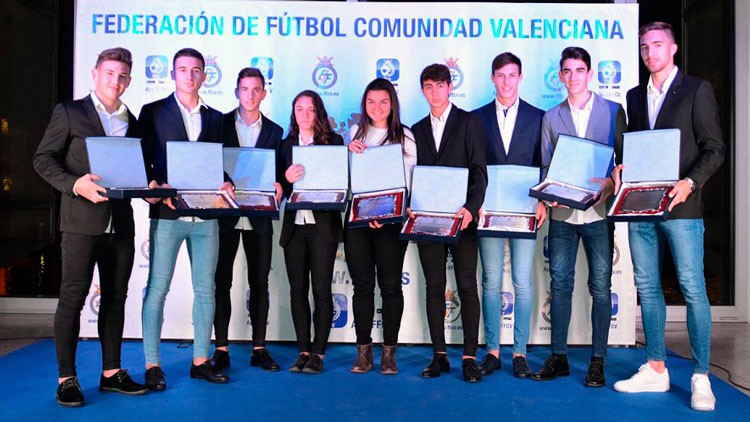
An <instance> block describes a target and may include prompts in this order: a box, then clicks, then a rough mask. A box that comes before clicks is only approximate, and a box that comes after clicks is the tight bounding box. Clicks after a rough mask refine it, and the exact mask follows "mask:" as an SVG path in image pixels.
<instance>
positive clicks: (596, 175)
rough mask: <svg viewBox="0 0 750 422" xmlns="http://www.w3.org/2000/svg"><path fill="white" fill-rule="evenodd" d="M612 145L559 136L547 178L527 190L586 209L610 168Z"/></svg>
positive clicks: (551, 199)
mask: <svg viewBox="0 0 750 422" xmlns="http://www.w3.org/2000/svg"><path fill="white" fill-rule="evenodd" d="M613 157H614V148H613V147H611V146H609V145H605V144H601V143H599V142H596V141H592V140H589V139H583V138H576V137H574V136H569V135H560V136H559V137H558V139H557V146H556V147H555V151H554V153H553V155H552V161H551V162H550V164H549V169H548V171H547V177H546V178H545V179H544V180H543V181H542V182H541V183H539V184H538V185H536V186H534V187H532V188H531V189H530V190H529V196H533V197H534V198H538V199H542V200H545V201H549V202H557V203H559V204H561V205H565V206H568V207H570V208H575V209H577V210H583V211H585V210H587V209H589V207H591V206H592V205H594V203H595V202H596V200H595V198H596V196H597V193H598V192H599V190H600V189H601V186H600V185H599V184H598V183H597V182H594V181H592V179H605V178H607V177H609V173H610V172H611V171H612V167H613V162H612V158H613Z"/></svg>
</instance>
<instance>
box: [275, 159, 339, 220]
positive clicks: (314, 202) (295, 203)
mask: <svg viewBox="0 0 750 422" xmlns="http://www.w3.org/2000/svg"><path fill="white" fill-rule="evenodd" d="M348 157H349V156H348V149H347V148H346V147H345V146H343V145H308V146H299V145H295V146H293V147H292V161H293V162H294V163H295V164H300V165H302V167H304V168H305V174H304V175H303V176H302V178H301V179H300V180H298V181H296V182H294V185H293V186H292V194H291V195H290V196H289V199H288V200H287V203H286V209H287V210H330V211H340V212H342V211H345V210H346V205H347V201H346V199H347V194H348V193H349V158H348Z"/></svg>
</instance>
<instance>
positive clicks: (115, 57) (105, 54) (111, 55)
mask: <svg viewBox="0 0 750 422" xmlns="http://www.w3.org/2000/svg"><path fill="white" fill-rule="evenodd" d="M106 61H115V62H120V63H124V64H126V65H128V68H129V69H132V68H133V55H132V54H130V50H128V49H127V48H122V47H115V48H108V49H106V50H104V51H102V52H101V53H99V56H97V58H96V65H95V66H94V67H99V65H100V64H101V63H102V62H106ZM128 73H130V72H128Z"/></svg>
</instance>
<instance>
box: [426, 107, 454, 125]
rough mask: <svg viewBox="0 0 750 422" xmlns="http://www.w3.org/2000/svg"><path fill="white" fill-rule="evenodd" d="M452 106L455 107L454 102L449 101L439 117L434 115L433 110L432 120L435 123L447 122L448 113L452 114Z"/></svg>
mask: <svg viewBox="0 0 750 422" xmlns="http://www.w3.org/2000/svg"><path fill="white" fill-rule="evenodd" d="M451 108H453V103H448V107H446V108H445V110H443V114H441V115H440V116H439V117H435V116H433V115H432V112H430V120H431V121H432V122H433V123H445V122H446V121H447V120H448V115H450V114H451Z"/></svg>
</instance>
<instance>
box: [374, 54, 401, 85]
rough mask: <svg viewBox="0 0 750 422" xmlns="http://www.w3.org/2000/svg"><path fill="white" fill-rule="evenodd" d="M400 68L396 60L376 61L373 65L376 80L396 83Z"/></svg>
mask: <svg viewBox="0 0 750 422" xmlns="http://www.w3.org/2000/svg"><path fill="white" fill-rule="evenodd" d="M400 67H401V66H400V65H399V62H398V59H378V61H377V63H376V65H375V75H376V76H377V77H378V78H383V79H388V80H389V81H391V82H396V81H397V80H398V78H399V76H401V75H400V74H401V72H400V71H399V68H400Z"/></svg>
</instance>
